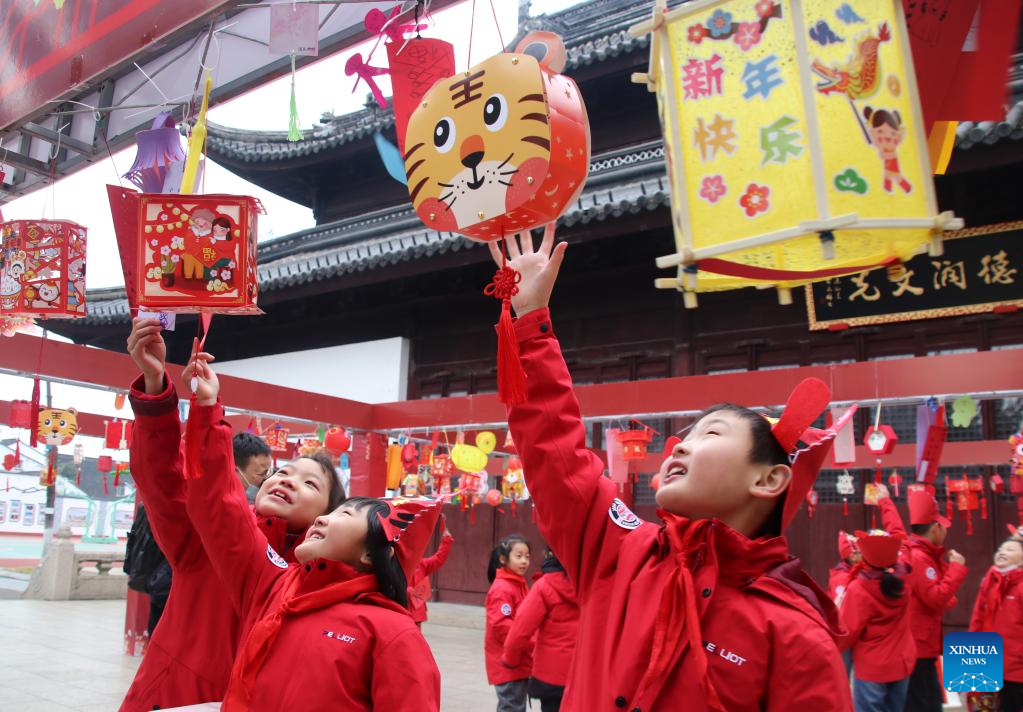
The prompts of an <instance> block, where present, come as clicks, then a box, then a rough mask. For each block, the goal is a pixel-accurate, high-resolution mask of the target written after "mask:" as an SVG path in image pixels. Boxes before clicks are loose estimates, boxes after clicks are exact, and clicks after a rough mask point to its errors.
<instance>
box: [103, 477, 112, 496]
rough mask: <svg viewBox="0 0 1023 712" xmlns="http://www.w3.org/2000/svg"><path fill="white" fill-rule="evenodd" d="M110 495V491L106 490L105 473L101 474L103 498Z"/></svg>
mask: <svg viewBox="0 0 1023 712" xmlns="http://www.w3.org/2000/svg"><path fill="white" fill-rule="evenodd" d="M109 495H110V490H109V489H108V488H107V473H105V472H104V473H103V496H104V497H107V496H109Z"/></svg>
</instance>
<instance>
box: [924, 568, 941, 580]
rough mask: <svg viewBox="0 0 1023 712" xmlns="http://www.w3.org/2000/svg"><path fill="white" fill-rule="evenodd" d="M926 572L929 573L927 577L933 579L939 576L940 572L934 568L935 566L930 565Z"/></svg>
mask: <svg viewBox="0 0 1023 712" xmlns="http://www.w3.org/2000/svg"><path fill="white" fill-rule="evenodd" d="M924 573H926V574H927V578H929V579H930V580H931V581H933V580H934V579H936V578H938V572H937V571H935V570H934V567H933V566H928V567H927V571H926V572H924Z"/></svg>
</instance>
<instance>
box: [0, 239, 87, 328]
mask: <svg viewBox="0 0 1023 712" xmlns="http://www.w3.org/2000/svg"><path fill="white" fill-rule="evenodd" d="M87 232H88V230H86V228H84V227H82V226H81V225H79V224H77V223H73V222H71V221H69V220H38V221H36V220H13V221H11V222H5V223H0V236H2V250H0V315H3V316H15V315H17V316H45V317H51V318H53V317H56V318H69V317H70V318H77V317H83V316H85V242H86V234H87Z"/></svg>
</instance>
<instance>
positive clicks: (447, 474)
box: [430, 455, 455, 495]
mask: <svg viewBox="0 0 1023 712" xmlns="http://www.w3.org/2000/svg"><path fill="white" fill-rule="evenodd" d="M454 474H455V463H453V462H451V458H450V457H448V456H447V455H434V456H433V463H432V464H431V465H430V476H431V477H432V478H433V493H434V494H435V495H436V494H440V495H447V494H451V478H452V476H454Z"/></svg>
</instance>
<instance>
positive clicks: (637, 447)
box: [615, 428, 654, 460]
mask: <svg viewBox="0 0 1023 712" xmlns="http://www.w3.org/2000/svg"><path fill="white" fill-rule="evenodd" d="M615 437H616V438H618V442H620V443H621V444H622V453H623V455H624V457H625V459H626V460H642V459H643V458H644V457H646V448H647V445H649V444H650V441H651V440H653V439H654V431H653V430H651V429H650V428H642V429H640V430H622V431H621V432H619V433H617V434H616V435H615Z"/></svg>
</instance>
